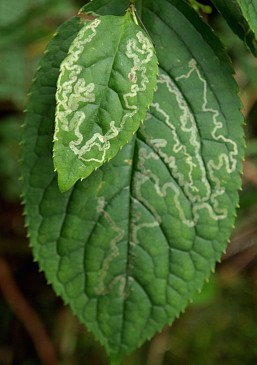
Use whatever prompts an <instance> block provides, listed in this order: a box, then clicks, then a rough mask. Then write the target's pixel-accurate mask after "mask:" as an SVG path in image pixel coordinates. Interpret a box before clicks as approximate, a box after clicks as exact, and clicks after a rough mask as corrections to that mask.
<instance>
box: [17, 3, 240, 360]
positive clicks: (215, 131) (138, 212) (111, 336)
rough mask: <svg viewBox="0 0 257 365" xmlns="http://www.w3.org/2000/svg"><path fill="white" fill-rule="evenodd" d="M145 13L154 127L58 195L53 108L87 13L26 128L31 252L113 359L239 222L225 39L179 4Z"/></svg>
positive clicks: (236, 144)
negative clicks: (155, 65)
mask: <svg viewBox="0 0 257 365" xmlns="http://www.w3.org/2000/svg"><path fill="white" fill-rule="evenodd" d="M96 3H97V4H98V5H99V10H98V9H97V8H96V7H95V6H94V2H93V3H91V4H89V7H87V8H84V10H85V9H87V10H88V11H93V12H94V13H97V14H98V13H99V12H100V11H101V2H99V1H98V2H96ZM103 3H104V4H105V7H104V11H108V2H106V1H104V2H103ZM110 4H111V5H110V6H111V7H114V6H115V2H110ZM121 4H122V2H120V0H119V6H121ZM101 15H105V13H104V12H103V13H102V14H101ZM114 15H120V14H116V13H114ZM141 15H142V18H143V22H144V24H145V25H146V28H147V29H148V30H149V32H150V34H151V37H152V38H153V40H154V42H155V44H156V51H157V56H158V60H159V63H160V72H159V77H158V81H157V91H156V93H155V97H154V101H153V103H152V106H151V108H150V110H149V112H148V114H147V117H146V119H145V122H144V123H143V125H142V126H141V127H140V129H139V131H138V132H137V133H136V135H135V136H134V137H133V138H132V139H131V140H130V141H129V143H127V144H126V145H125V147H124V148H123V149H122V150H121V151H119V153H117V155H116V156H115V157H114V158H113V159H112V160H111V161H110V162H108V163H105V164H104V165H103V166H101V167H100V168H99V169H98V170H97V171H95V172H93V173H92V174H91V175H90V176H89V177H88V178H87V179H86V180H84V181H82V182H77V183H76V184H75V186H74V187H73V188H72V189H71V190H70V191H68V192H66V193H60V191H59V189H58V184H57V179H56V175H55V174H54V173H53V163H52V159H51V144H52V142H51V141H52V137H53V126H54V107H53V106H52V105H53V104H54V97H55V91H56V90H55V84H56V82H57V77H58V68H59V67H60V64H61V62H62V60H63V59H64V58H65V52H68V49H69V46H70V45H68V43H69V42H70V44H71V41H72V38H73V39H74V32H75V31H77V32H78V31H79V29H81V27H82V26H83V25H82V24H81V21H80V20H77V19H74V20H72V21H71V22H69V23H67V24H65V25H64V26H63V27H62V28H60V29H59V31H58V34H57V36H56V37H55V39H54V40H53V41H52V43H51V45H50V46H49V49H48V52H47V53H46V55H45V56H44V58H43V60H42V63H41V69H40V70H39V71H38V75H37V79H36V81H35V83H34V86H33V90H32V96H31V100H30V106H29V108H28V114H27V118H26V123H25V130H24V141H25V144H24V147H23V160H24V164H23V175H24V189H23V190H24V199H25V202H26V215H27V224H28V226H29V232H30V235H31V244H32V246H33V250H34V255H35V257H36V258H37V259H38V260H39V263H40V266H41V268H42V269H43V270H44V271H45V273H46V276H47V278H48V280H49V281H50V282H51V283H52V284H53V286H54V288H55V290H56V291H57V292H58V293H59V294H60V295H61V296H62V298H63V299H64V300H65V302H66V303H68V304H69V305H70V306H71V307H72V309H73V311H74V313H76V314H77V316H78V317H79V318H80V320H81V321H82V322H83V323H85V325H86V326H87V328H88V329H89V330H90V331H91V332H93V334H94V335H95V336H96V338H97V339H98V340H99V341H100V342H101V343H102V344H103V345H104V346H105V348H106V350H107V352H108V353H109V354H110V355H111V356H114V357H121V356H123V355H124V354H126V353H129V352H131V351H132V350H134V349H135V348H136V347H137V346H139V345H140V344H142V343H143V342H144V341H145V340H146V339H149V338H151V337H152V336H153V335H154V333H155V332H156V331H159V330H161V329H162V328H163V327H164V326H165V325H167V324H171V323H172V322H173V321H174V319H175V318H176V317H177V316H178V315H179V313H180V312H181V311H182V310H183V309H184V308H185V307H186V305H187V304H188V301H189V300H190V299H191V298H193V296H194V294H195V293H196V291H197V290H199V289H200V288H201V287H202V285H203V283H204V281H205V280H206V279H207V278H208V277H209V275H210V272H211V271H212V270H213V269H214V266H215V263H216V261H217V260H219V259H220V257H221V255H222V252H223V251H224V250H225V248H226V244H227V240H228V239H229V235H230V232H231V227H232V225H233V222H234V217H235V207H236V206H237V204H238V194H237V189H238V188H239V187H240V172H241V160H242V155H243V131H242V117H241V113H240V112H239V108H240V103H239V101H238V98H237V95H236V85H235V82H234V79H233V77H232V69H231V66H230V63H229V60H228V58H227V56H226V54H225V52H224V50H223V48H222V46H221V44H220V42H219V41H218V39H217V38H216V37H215V36H214V35H213V33H212V31H211V30H210V29H209V27H208V26H207V25H206V24H205V23H204V22H203V21H202V20H201V19H200V18H199V17H198V15H197V14H196V13H195V12H194V11H193V10H192V9H191V8H190V7H189V6H187V5H186V4H185V3H184V2H182V1H181V0H179V1H175V0H169V1H166V0H158V2H156V1H151V0H148V1H144V2H143V7H142V14H141ZM64 40H65V42H64ZM50 65H52V67H53V68H54V72H53V74H52V77H50V78H49V77H47V78H46V77H45V75H46V73H47V72H48V73H49V71H48V70H49V67H50ZM42 96H43V98H42ZM50 106H51V108H50Z"/></svg>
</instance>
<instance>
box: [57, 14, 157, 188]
mask: <svg viewBox="0 0 257 365" xmlns="http://www.w3.org/2000/svg"><path fill="white" fill-rule="evenodd" d="M157 73H158V66H157V58H156V55H155V51H154V48H153V45H152V43H151V41H150V40H149V38H148V36H147V35H146V34H145V32H144V31H143V30H142V29H141V28H140V27H139V26H138V25H136V24H135V23H134V22H133V20H132V19H131V16H130V13H129V12H127V13H126V15H125V16H121V17H116V16H103V17H99V18H96V19H95V20H93V21H90V22H87V23H86V24H85V26H84V27H83V28H82V29H81V31H80V32H79V33H78V35H77V37H76V38H75V40H74V41H73V43H72V45H71V47H70V49H69V55H68V57H67V58H65V60H64V61H63V63H62V65H61V69H60V76H59V79H58V89H57V94H56V100H57V110H56V120H55V134H54V166H55V169H56V170H57V172H58V183H59V187H60V190H61V191H67V190H68V189H70V188H71V186H72V185H73V184H74V183H75V182H76V181H77V180H78V179H84V178H86V177H87V176H88V175H90V174H91V173H92V171H94V170H95V169H96V168H98V167H99V166H101V165H102V164H103V163H104V162H106V161H108V160H110V159H111V158H113V157H114V156H115V155H116V154H117V152H118V151H119V149H120V148H121V147H123V146H124V145H125V144H126V143H127V142H128V141H129V139H130V138H131V137H132V135H133V134H134V133H135V132H136V131H137V129H138V128H139V126H140V123H141V122H142V121H143V120H144V118H145V115H146V111H147V108H148V107H149V105H150V104H151V102H152V99H153V93H154V89H155V85H156V77H157Z"/></svg>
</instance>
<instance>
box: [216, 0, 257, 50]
mask: <svg viewBox="0 0 257 365" xmlns="http://www.w3.org/2000/svg"><path fill="white" fill-rule="evenodd" d="M212 2H213V4H214V6H215V7H216V8H217V10H218V11H219V12H220V13H221V14H222V15H223V16H224V18H225V20H226V21H227V23H228V25H229V26H230V28H231V29H232V30H233V32H234V33H235V34H236V35H237V36H238V37H239V38H241V39H242V40H243V41H244V42H245V43H246V45H247V46H248V48H249V50H250V51H251V52H252V53H253V55H254V56H256V55H257V41H256V39H257V38H256V37H257V23H256V16H257V7H256V6H255V5H254V4H253V3H252V4H250V5H249V4H248V3H247V2H245V1H241V0H232V1H220V0H212Z"/></svg>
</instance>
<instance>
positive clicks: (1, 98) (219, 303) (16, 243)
mask: <svg viewBox="0 0 257 365" xmlns="http://www.w3.org/2000/svg"><path fill="white" fill-rule="evenodd" d="M84 3H85V1H83V0H81V1H79V0H55V1H52V0H19V1H17V0H0V214H1V219H0V365H37V364H42V365H73V364H74V365H75V364H90V365H106V364H107V359H106V356H105V353H104V351H103V349H102V348H101V347H100V346H99V345H98V343H96V342H95V341H94V339H93V338H92V336H91V335H90V334H88V333H87V331H86V329H85V328H83V327H82V326H81V325H80V324H79V323H78V321H77V320H76V318H74V317H73V315H72V314H71V312H70V311H69V309H68V308H67V307H65V306H64V305H63V303H62V302H61V300H60V299H58V298H57V297H56V295H55V294H54V292H53V291H52V289H51V287H50V286H48V285H47V283H46V281H45V278H44V275H43V274H42V273H40V272H38V266H37V264H36V263H34V262H33V258H32V255H31V251H30V249H29V247H28V240H27V238H26V232H25V229H24V221H23V216H22V207H21V202H20V182H19V176H20V165H19V139H20V135H21V125H22V123H23V110H24V109H25V108H26V101H27V94H28V91H29V88H30V86H31V82H32V79H33V75H34V73H35V70H36V67H37V64H38V61H39V59H40V57H41V56H42V53H43V51H44V49H45V47H46V45H47V43H48V41H49V40H50V39H51V37H52V35H53V33H54V32H55V30H56V27H57V26H58V25H59V24H61V23H62V22H63V21H65V20H66V19H67V18H69V17H71V16H72V15H75V14H76V12H77V11H78V9H79V8H80V7H81V6H82V5H83V4H84ZM203 3H205V4H208V1H203ZM204 17H205V19H206V21H208V22H210V23H211V25H212V26H213V27H214V28H215V30H216V31H217V32H218V34H219V36H220V38H221V39H222V41H223V42H224V44H225V45H226V48H227V49H228V52H229V54H230V56H231V59H232V61H233V64H234V67H235V70H236V74H235V77H236V80H237V82H238V85H239V90H240V97H241V99H242V104H243V105H242V111H243V114H244V116H245V119H246V125H245V133H246V140H247V149H246V161H245V163H244V175H243V189H242V191H241V192H240V208H239V210H238V218H237V221H236V228H235V230H234V233H233V235H232V239H231V243H230V245H229V248H228V251H227V253H226V254H225V255H224V257H223V259H222V261H221V263H220V264H219V265H218V266H217V271H216V273H215V275H213V277H212V278H211V280H210V281H209V282H208V283H207V284H206V286H205V287H204V289H203V291H202V293H201V294H199V295H197V296H196V298H195V300H194V302H193V303H192V304H191V305H190V306H189V308H188V309H187V310H186V312H185V313H184V314H183V315H182V316H181V317H180V319H178V320H177V321H176V322H175V323H174V325H173V326H172V327H171V328H166V329H165V330H164V331H163V332H162V333H160V334H158V335H157V336H156V337H155V338H154V339H153V340H152V341H151V342H149V343H146V344H145V345H144V346H143V347H142V348H141V349H139V350H137V351H136V352H135V353H134V354H132V355H131V356H129V357H128V358H127V359H125V360H124V365H132V364H133V365H173V364H176V365H187V364H192V365H214V364H215V365H216V364H217V363H219V364H222V365H242V364H244V365H253V364H256V363H257V59H255V58H253V57H252V56H251V55H250V53H249V52H248V50H247V49H246V47H245V46H244V45H243V43H242V42H241V41H240V40H239V39H238V38H236V37H235V36H234V35H233V33H232V32H231V31H230V30H229V28H228V26H227V25H226V23H225V22H224V20H223V19H222V18H221V17H220V16H219V15H218V14H217V13H216V12H215V11H213V12H212V14H210V15H204Z"/></svg>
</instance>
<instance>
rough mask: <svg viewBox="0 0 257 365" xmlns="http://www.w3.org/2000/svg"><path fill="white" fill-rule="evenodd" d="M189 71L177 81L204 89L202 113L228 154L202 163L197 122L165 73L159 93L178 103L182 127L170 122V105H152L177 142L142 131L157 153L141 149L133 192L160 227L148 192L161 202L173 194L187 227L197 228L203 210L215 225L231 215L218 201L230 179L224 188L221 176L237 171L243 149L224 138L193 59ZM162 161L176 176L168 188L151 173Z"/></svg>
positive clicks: (166, 184)
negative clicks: (165, 93)
mask: <svg viewBox="0 0 257 365" xmlns="http://www.w3.org/2000/svg"><path fill="white" fill-rule="evenodd" d="M188 68H189V70H188V72H187V73H185V74H182V75H180V76H179V77H177V78H176V80H175V81H176V83H178V84H179V81H180V80H182V79H190V78H192V79H191V80H190V81H191V84H193V83H194V82H195V83H196V82H197V85H198V92H199V85H200V86H201V88H202V94H200V95H201V98H202V100H201V99H200V100H201V101H200V102H201V103H202V104H201V111H202V112H203V113H204V114H205V115H206V124H208V128H210V129H211V137H212V138H213V141H218V142H222V143H224V145H226V148H227V151H228V152H227V153H222V152H221V153H220V154H217V158H215V160H213V159H209V160H208V157H207V156H205V159H203V158H202V151H201V149H202V146H201V141H200V136H199V131H198V127H197V121H196V120H195V117H194V115H193V113H192V112H191V110H190V108H189V106H188V103H187V102H186V101H185V99H184V97H183V95H182V93H181V91H180V90H179V88H178V86H177V84H176V83H175V82H173V81H172V80H171V78H170V77H169V76H168V75H167V74H164V73H161V74H160V77H159V80H158V82H157V83H158V88H160V89H161V88H163V87H164V88H166V90H167V91H168V92H169V93H170V94H171V95H172V96H173V97H175V100H176V104H177V106H178V110H180V111H181V113H180V116H179V120H180V125H179V127H178V123H176V124H175V123H174V122H173V121H172V120H171V117H170V113H169V111H168V108H167V106H166V105H165V101H162V100H159V102H157V101H156V100H155V102H154V103H153V105H152V111H153V114H154V115H155V116H157V118H158V119H160V120H162V121H163V122H164V123H165V124H166V126H168V128H169V129H170V132H171V135H172V140H169V141H168V140H167V137H166V136H162V135H158V133H157V135H156V136H155V138H154V137H153V136H151V135H149V132H147V125H145V126H143V127H142V128H141V130H142V133H143V135H144V136H145V140H146V142H147V143H148V144H149V146H151V148H152V150H148V148H147V147H141V148H140V151H139V160H138V169H139V171H140V172H141V174H138V180H137V182H136V184H135V188H134V190H135V194H136V196H137V198H138V199H139V201H141V202H142V203H143V204H144V205H145V206H146V207H147V208H148V209H149V210H150V211H151V212H152V214H153V215H154V217H155V219H156V221H158V222H161V217H160V216H159V214H158V213H157V211H156V209H155V208H154V207H153V205H152V204H151V203H150V202H149V199H148V198H147V197H145V193H144V191H147V189H150V186H152V187H153V188H154V192H155V194H156V196H157V197H159V198H160V197H161V198H164V197H167V196H168V195H169V194H170V195H169V196H170V197H172V198H173V201H174V204H175V207H176V210H177V212H178V217H179V219H180V221H181V222H183V223H184V224H185V225H186V226H188V227H193V226H195V225H196V224H197V222H198V221H199V218H200V216H199V212H200V211H201V210H205V211H206V213H207V214H208V216H209V217H210V218H211V219H213V220H215V221H218V220H221V219H224V218H226V217H227V213H228V211H227V209H224V208H223V207H222V204H221V201H220V200H219V199H218V198H220V197H221V196H222V195H224V193H225V184H226V182H225V180H226V178H225V179H224V182H223V181H222V178H221V176H222V173H224V170H225V171H226V173H227V174H231V173H232V172H234V171H235V169H236V165H237V160H236V156H237V155H238V149H237V144H236V143H235V142H234V141H233V140H231V139H230V138H228V137H226V136H225V135H223V134H222V133H224V125H223V117H222V115H221V114H220V111H219V109H218V108H217V107H216V106H214V107H211V106H210V105H209V104H210V103H213V104H214V105H215V104H216V102H215V99H214V97H213V95H212V94H211V91H210V90H208V85H207V82H206V80H205V79H204V78H203V77H202V75H201V72H200V70H199V68H198V67H197V63H196V61H195V60H194V59H192V60H190V62H189V64H188ZM160 91H161V90H160ZM149 118H151V117H149ZM146 123H147V121H146ZM159 134H160V133H159ZM149 151H150V152H149ZM158 160H163V161H164V162H165V164H166V165H167V166H168V168H169V169H170V171H171V179H169V181H168V182H166V183H162V182H161V181H160V179H159V177H158V175H156V173H155V172H154V171H155V169H154V168H151V165H154V164H156V162H154V161H158ZM148 162H149V163H148ZM221 170H222V172H220V171H221ZM219 172H220V173H219ZM143 189H145V190H144V191H143Z"/></svg>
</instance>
